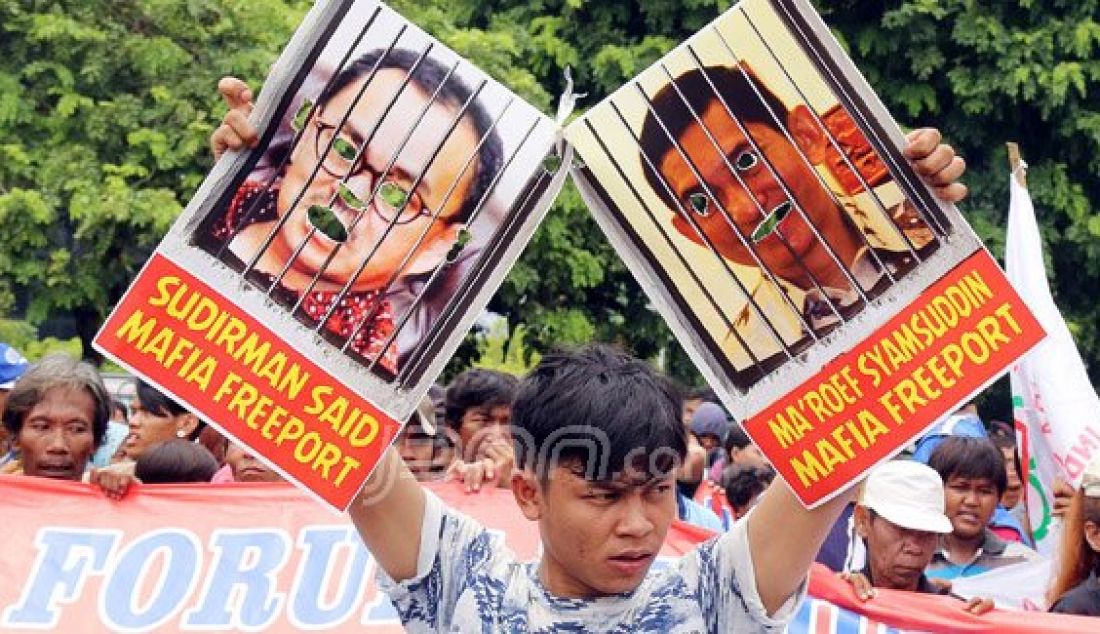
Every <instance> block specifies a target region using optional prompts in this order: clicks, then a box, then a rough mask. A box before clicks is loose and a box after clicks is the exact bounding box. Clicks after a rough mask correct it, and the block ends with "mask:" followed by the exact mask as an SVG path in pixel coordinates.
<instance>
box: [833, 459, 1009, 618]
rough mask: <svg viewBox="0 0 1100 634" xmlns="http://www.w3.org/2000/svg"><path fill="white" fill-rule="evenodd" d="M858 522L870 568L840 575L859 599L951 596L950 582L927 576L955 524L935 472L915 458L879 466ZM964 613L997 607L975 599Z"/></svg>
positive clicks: (856, 517)
mask: <svg viewBox="0 0 1100 634" xmlns="http://www.w3.org/2000/svg"><path fill="white" fill-rule="evenodd" d="M853 520H854V522H855V530H856V533H857V534H858V535H859V536H860V537H861V538H862V539H863V543H864V545H865V546H866V547H867V565H866V567H864V569H863V570H862V571H860V572H856V573H852V572H842V573H840V576H841V578H842V579H844V580H846V581H848V582H849V583H851V584H852V586H853V588H854V589H855V592H856V595H857V596H858V597H859V598H860V599H862V600H864V601H866V600H868V599H870V598H872V597H873V596H874V594H875V593H874V589H875V588H885V589H890V590H903V591H906V592H920V593H923V594H950V592H951V586H950V584H949V583H937V582H934V581H931V580H929V578H928V577H927V576H925V574H924V570H925V568H926V567H927V566H928V562H930V561H931V560H932V554H933V553H934V552H935V549H936V543H937V540H938V539H939V536H940V535H946V534H949V533H950V532H951V520H949V519H948V518H947V515H945V514H944V488H943V480H941V479H940V476H939V474H937V473H936V472H935V471H934V470H932V469H931V468H929V467H928V466H926V465H924V464H921V463H919V462H914V461H911V460H894V461H891V462H887V463H885V464H882V465H879V466H878V467H875V469H874V470H872V471H871V474H870V475H869V476H867V480H866V482H865V483H864V485H863V493H862V495H861V497H860V500H859V503H858V504H857V505H856V507H855V511H854V513H853ZM953 596H954V595H953ZM960 598H961V597H960ZM965 609H966V611H968V612H972V613H974V614H983V613H985V612H988V611H990V610H992V609H993V601H991V600H989V599H985V598H981V597H975V598H973V599H970V600H969V601H967V603H966V607H965Z"/></svg>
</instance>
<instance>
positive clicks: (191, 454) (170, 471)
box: [134, 438, 218, 484]
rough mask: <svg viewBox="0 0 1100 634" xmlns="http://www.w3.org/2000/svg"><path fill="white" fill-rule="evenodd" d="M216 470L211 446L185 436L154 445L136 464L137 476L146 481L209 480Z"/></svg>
mask: <svg viewBox="0 0 1100 634" xmlns="http://www.w3.org/2000/svg"><path fill="white" fill-rule="evenodd" d="M217 471H218V461H217V459H215V458H214V454H212V453H210V450H209V449H207V448H206V447H203V446H202V445H200V444H198V443H194V442H191V441H188V440H183V439H182V438H173V439H172V440H166V441H164V442H162V443H159V444H157V445H155V446H153V447H151V448H150V449H149V450H148V451H146V452H145V453H143V454H141V456H139V457H138V459H137V461H136V462H135V464H134V476H135V477H137V479H139V480H141V481H142V482H144V483H145V484H172V483H182V482H210V479H211V478H213V477H214V474H215V473H217Z"/></svg>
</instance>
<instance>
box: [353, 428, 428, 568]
mask: <svg viewBox="0 0 1100 634" xmlns="http://www.w3.org/2000/svg"><path fill="white" fill-rule="evenodd" d="M425 505H426V499H425V493H424V489H422V488H421V487H420V483H418V482H417V481H416V479H415V478H413V474H412V472H411V471H409V468H408V467H407V466H405V462H404V461H403V460H401V456H399V455H397V452H396V451H394V450H393V448H392V447H391V448H390V449H388V450H387V451H386V453H384V454H383V455H382V460H381V461H380V462H379V463H378V467H377V468H375V470H374V473H372V474H371V477H370V478H369V479H368V480H367V483H366V484H365V485H363V488H362V490H360V491H359V494H358V495H357V496H355V499H354V500H352V502H351V506H349V507H348V515H350V516H351V521H352V522H353V523H354V524H355V528H357V529H358V530H359V535H360V536H361V537H362V538H363V542H364V543H365V544H366V545H367V549H368V550H370V552H371V554H372V555H374V558H375V559H376V560H377V561H378V565H379V566H381V567H382V569H383V570H385V571H386V574H388V575H389V576H390V578H392V579H393V580H394V581H399V582H400V581H404V580H406V579H411V578H413V577H415V576H416V563H417V560H418V558H419V556H420V533H421V530H420V529H421V526H422V525H423V523H424V507H425Z"/></svg>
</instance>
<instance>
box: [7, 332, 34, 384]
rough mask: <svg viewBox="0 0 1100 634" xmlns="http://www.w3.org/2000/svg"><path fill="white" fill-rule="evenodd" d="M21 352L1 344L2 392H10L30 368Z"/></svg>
mask: <svg viewBox="0 0 1100 634" xmlns="http://www.w3.org/2000/svg"><path fill="white" fill-rule="evenodd" d="M30 365H31V364H30V362H29V361H27V360H26V359H25V358H24V357H23V355H21V354H19V351H18V350H16V349H15V348H13V347H11V346H9V345H8V344H6V343H0V390H10V389H11V388H13V387H15V382H16V381H18V380H19V377H21V376H23V373H24V372H26V371H27V368H29V367H30Z"/></svg>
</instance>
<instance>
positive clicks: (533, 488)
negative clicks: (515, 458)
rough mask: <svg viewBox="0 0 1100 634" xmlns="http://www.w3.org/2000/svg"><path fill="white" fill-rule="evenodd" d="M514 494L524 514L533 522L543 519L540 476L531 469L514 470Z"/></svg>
mask: <svg viewBox="0 0 1100 634" xmlns="http://www.w3.org/2000/svg"><path fill="white" fill-rule="evenodd" d="M512 495H513V496H515V498H516V504H518V505H519V510H520V512H522V513H523V516H524V517H526V518H527V519H529V520H531V521H532V522H534V521H537V520H539V519H542V509H543V500H542V491H541V490H540V488H539V482H538V476H536V475H535V474H534V473H533V472H532V471H530V470H529V469H513V470H512Z"/></svg>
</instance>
